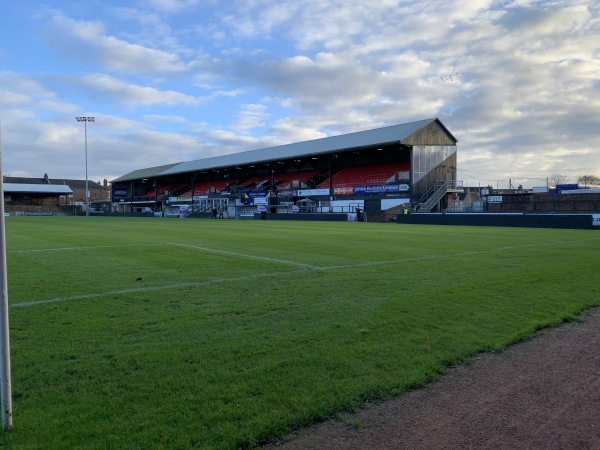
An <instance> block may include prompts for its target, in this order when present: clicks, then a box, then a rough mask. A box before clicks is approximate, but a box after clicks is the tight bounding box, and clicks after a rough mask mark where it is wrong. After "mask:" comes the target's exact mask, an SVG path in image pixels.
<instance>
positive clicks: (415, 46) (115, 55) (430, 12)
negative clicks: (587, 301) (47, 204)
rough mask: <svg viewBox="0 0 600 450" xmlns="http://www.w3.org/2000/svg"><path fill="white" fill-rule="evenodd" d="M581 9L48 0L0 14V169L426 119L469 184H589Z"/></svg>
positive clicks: (599, 113)
mask: <svg viewBox="0 0 600 450" xmlns="http://www.w3.org/2000/svg"><path fill="white" fill-rule="evenodd" d="M599 42H600V4H599V3H598V2H595V1H592V0H588V1H583V0H571V1H559V0H557V1H536V0H505V1H502V0H500V1H485V0H470V1H469V2H464V1H458V0H448V1H441V0H439V1H438V0H420V1H412V0H410V1H408V0H404V1H403V0H379V1H377V2H373V1H371V0H348V1H345V2H333V1H328V0H290V1H271V0H242V1H238V0H230V1H227V2H225V1H217V0H144V1H139V2H138V1H130V2H124V1H111V0H103V1H94V0H90V1H85V2H81V1H79V2H75V1H70V0H61V1H57V0H54V1H53V0H50V1H43V2H37V1H36V0H31V1H27V2H13V3H11V4H10V6H7V7H5V8H3V13H2V16H1V18H0V120H1V126H2V152H3V172H4V174H5V175H11V176H25V177H42V176H43V175H44V173H47V174H48V175H49V176H50V178H75V179H83V178H84V177H85V151H84V130H83V125H82V124H81V123H77V122H76V120H75V117H76V116H84V115H85V116H94V117H95V119H96V120H95V122H94V123H90V124H88V129H87V131H88V170H89V177H90V179H91V180H95V181H99V180H103V179H105V178H106V179H108V180H109V181H110V180H111V179H114V178H117V177H119V176H121V175H123V174H125V173H128V172H130V171H132V170H136V169H140V168H145V167H151V166H158V165H163V164H168V163H173V162H181V161H188V160H193V159H199V158H205V157H210V156H215V155H221V154H228V153H234V152H239V151H245V150H252V149H257V148H264V147H269V146H273V145H280V144H286V143H291V142H298V141H303V140H309V139H316V138H321V137H325V136H331V135H337V134H342V133H348V132H354V131H361V130H366V129H372V128H377V127H381V126H386V125H394V124H398V123H405V122H410V121H414V120H421V119H426V118H431V117H439V118H440V119H441V120H442V122H444V124H446V126H447V127H448V128H449V129H450V130H451V131H452V133H453V134H454V135H455V136H456V137H457V138H458V140H459V143H458V155H459V164H458V166H459V167H458V179H459V180H462V181H464V182H465V183H466V184H467V185H469V186H477V185H479V184H481V185H487V184H492V185H493V186H496V185H498V186H499V187H508V181H509V180H512V183H513V185H515V186H517V185H519V184H522V185H523V186H540V185H544V184H545V180H546V177H550V176H552V175H554V174H561V175H563V176H565V177H567V178H568V180H569V181H575V180H576V178H577V177H578V176H580V175H584V174H591V175H596V176H600V151H599V149H600V144H599V143H600V45H599Z"/></svg>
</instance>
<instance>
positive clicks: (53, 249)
mask: <svg viewBox="0 0 600 450" xmlns="http://www.w3.org/2000/svg"><path fill="white" fill-rule="evenodd" d="M157 245H164V244H157V243H153V244H125V245H95V246H87V247H57V248H32V249H29V250H8V251H7V252H6V253H33V252H60V251H63V250H66V251H68V250H96V249H99V248H123V247H147V246H153V247H156V246H157Z"/></svg>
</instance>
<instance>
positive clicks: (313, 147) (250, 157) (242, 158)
mask: <svg viewBox="0 0 600 450" xmlns="http://www.w3.org/2000/svg"><path fill="white" fill-rule="evenodd" d="M435 121H438V122H439V123H440V125H441V126H442V127H443V128H444V130H445V131H446V132H447V133H448V135H450V136H451V137H452V139H454V140H456V139H455V138H454V136H452V134H451V133H450V132H449V131H448V130H447V129H446V127H445V126H444V125H443V124H442V123H441V122H440V121H439V120H438V119H437V118H433V119H425V120H419V121H417V122H410V123H405V124H400V125H392V126H388V127H383V128H376V129H373V130H367V131H358V132H355V133H349V134H343V135H340V136H331V137H326V138H321V139H315V140H312V141H304V142H297V143H293V144H285V145H279V146H276V147H269V148H263V149H258V150H250V151H245V152H239V153H232V154H229V155H223V156H214V157H211V158H204V159H197V160H194V161H187V162H182V163H179V164H171V165H168V166H160V167H154V168H149V169H141V170H136V171H134V172H130V173H128V174H127V175H123V176H122V177H120V178H117V179H116V180H113V181H112V182H113V183H116V182H123V181H130V180H139V179H141V178H153V177H160V176H166V175H175V174H180V173H187V172H196V171H201V170H209V169H218V168H225V167H234V166H243V165H249V164H255V163H261V162H271V161H281V160H285V159H293V158H303V157H306V156H316V155H320V154H327V153H331V152H335V151H341V150H351V149H357V148H361V147H372V146H376V145H386V144H392V143H395V142H397V143H402V141H403V140H405V139H407V138H408V137H409V136H411V135H412V134H414V133H415V132H417V131H418V130H420V129H421V128H423V127H426V126H427V125H429V124H430V123H432V122H435Z"/></svg>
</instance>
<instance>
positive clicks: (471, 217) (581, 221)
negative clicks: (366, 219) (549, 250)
mask: <svg viewBox="0 0 600 450" xmlns="http://www.w3.org/2000/svg"><path fill="white" fill-rule="evenodd" d="M396 222H398V223H406V224H418V225H473V226H488V227H529V228H571V229H591V228H600V214H523V213H498V214H495V213H421V214H420V213H414V214H398V216H397V217H396Z"/></svg>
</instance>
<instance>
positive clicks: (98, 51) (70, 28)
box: [48, 13, 186, 74]
mask: <svg viewBox="0 0 600 450" xmlns="http://www.w3.org/2000/svg"><path fill="white" fill-rule="evenodd" d="M48 40H49V41H50V42H53V43H54V44H55V46H56V48H57V49H58V51H60V52H63V53H66V54H70V55H71V57H73V58H78V59H80V58H81V55H85V58H86V60H88V61H89V62H90V64H94V65H95V64H101V65H102V66H103V67H105V68H106V69H107V70H114V71H120V72H126V73H135V74H147V73H177V72H184V71H186V66H185V64H184V63H183V62H182V61H181V59H180V58H179V56H178V55H176V54H174V53H169V52H166V51H163V50H158V49H154V48H147V47H144V46H142V45H139V44H135V43H130V42H126V41H124V40H121V39H117V38H116V37H114V36H110V35H107V34H106V29H105V26H104V24H103V23H101V22H99V21H77V20H73V19H71V18H69V17H66V16H64V15H63V14H61V13H55V14H54V16H53V17H52V22H51V24H50V31H49V32H48Z"/></svg>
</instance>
